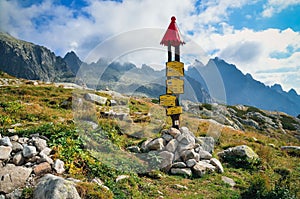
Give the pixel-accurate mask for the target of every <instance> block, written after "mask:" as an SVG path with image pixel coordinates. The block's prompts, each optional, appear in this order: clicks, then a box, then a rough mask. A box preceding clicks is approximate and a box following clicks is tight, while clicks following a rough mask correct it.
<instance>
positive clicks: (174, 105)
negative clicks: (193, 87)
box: [159, 16, 185, 129]
mask: <svg viewBox="0 0 300 199" xmlns="http://www.w3.org/2000/svg"><path fill="white" fill-rule="evenodd" d="M175 21H176V18H175V17H174V16H173V17H172V18H171V23H170V25H169V27H168V29H167V31H166V33H165V35H164V37H163V39H162V40H161V42H160V44H162V45H164V46H167V47H168V62H167V63H166V77H167V80H166V95H161V96H160V97H159V103H160V105H161V106H165V107H166V114H167V116H170V117H171V118H172V127H174V128H177V129H179V126H180V114H181V113H182V107H181V106H180V105H179V94H183V93H184V80H183V79H181V78H182V77H184V63H182V62H180V45H183V44H185V43H184V41H183V40H182V38H181V35H180V32H179V30H178V27H177V25H176V22H175ZM171 46H173V47H175V60H173V61H172V50H171Z"/></svg>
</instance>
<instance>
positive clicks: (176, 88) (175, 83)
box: [166, 78, 184, 94]
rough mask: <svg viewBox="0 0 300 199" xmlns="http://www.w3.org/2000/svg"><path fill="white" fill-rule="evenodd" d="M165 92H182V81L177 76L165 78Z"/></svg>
mask: <svg viewBox="0 0 300 199" xmlns="http://www.w3.org/2000/svg"><path fill="white" fill-rule="evenodd" d="M166 86H167V94H182V93H184V89H183V87H184V81H183V80H182V79H179V78H173V79H168V80H166Z"/></svg>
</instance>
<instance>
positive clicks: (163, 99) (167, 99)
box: [159, 95, 176, 106]
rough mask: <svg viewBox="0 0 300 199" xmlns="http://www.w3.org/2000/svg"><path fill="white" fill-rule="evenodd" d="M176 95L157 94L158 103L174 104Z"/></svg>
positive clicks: (162, 104)
mask: <svg viewBox="0 0 300 199" xmlns="http://www.w3.org/2000/svg"><path fill="white" fill-rule="evenodd" d="M175 102H176V96H173V95H161V96H159V104H160V105H161V106H176V103H175Z"/></svg>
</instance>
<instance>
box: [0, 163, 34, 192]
mask: <svg viewBox="0 0 300 199" xmlns="http://www.w3.org/2000/svg"><path fill="white" fill-rule="evenodd" d="M31 172H32V169H31V168H25V167H21V166H15V165H13V164H7V165H6V166H5V167H3V168H1V169H0V192H4V193H10V192H12V191H13V190H15V189H17V188H18V187H22V186H24V185H25V182H26V180H27V178H28V177H29V175H30V174H31Z"/></svg>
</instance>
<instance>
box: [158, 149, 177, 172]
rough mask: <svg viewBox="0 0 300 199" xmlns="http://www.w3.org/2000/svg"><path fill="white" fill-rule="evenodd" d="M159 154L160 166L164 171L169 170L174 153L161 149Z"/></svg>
mask: <svg viewBox="0 0 300 199" xmlns="http://www.w3.org/2000/svg"><path fill="white" fill-rule="evenodd" d="M159 156H160V158H161V162H160V168H161V169H162V170H164V171H166V172H167V171H169V170H170V168H171V167H172V162H173V158H174V154H173V153H171V152H168V151H162V152H160V153H159Z"/></svg>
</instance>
